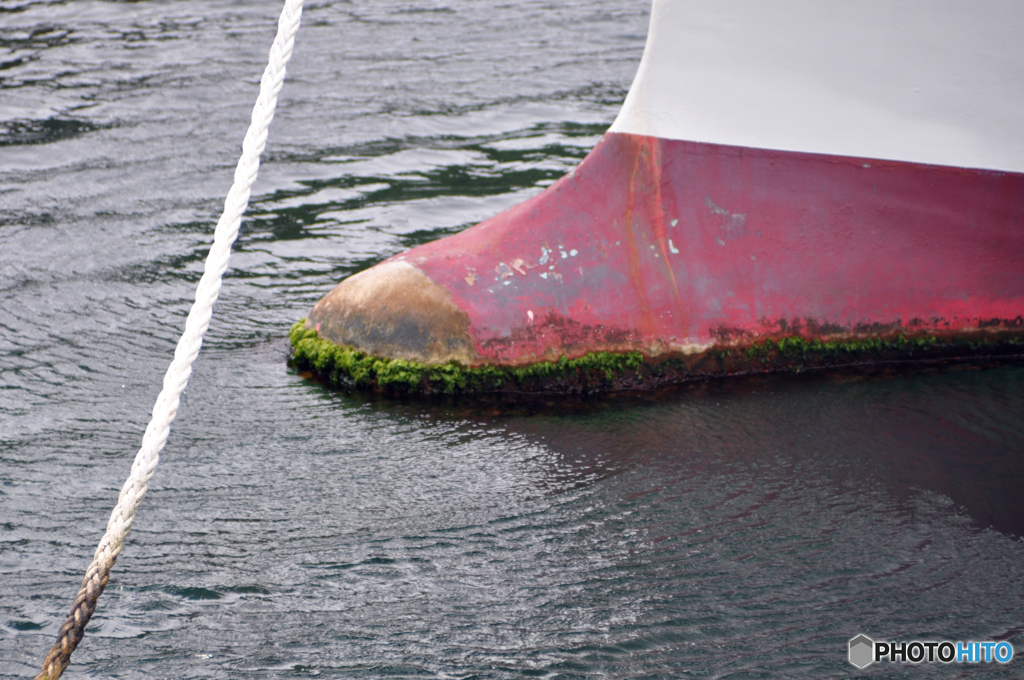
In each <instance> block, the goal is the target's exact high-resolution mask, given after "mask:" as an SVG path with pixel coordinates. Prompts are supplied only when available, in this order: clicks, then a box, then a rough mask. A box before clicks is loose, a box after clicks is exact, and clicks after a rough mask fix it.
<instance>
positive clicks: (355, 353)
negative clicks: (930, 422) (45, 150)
mask: <svg viewBox="0 0 1024 680" xmlns="http://www.w3.org/2000/svg"><path fill="white" fill-rule="evenodd" d="M305 323H306V320H305V319H302V320H301V321H299V322H297V323H296V324H295V325H293V326H292V328H291V332H290V333H289V337H290V339H291V343H292V346H293V347H294V354H293V357H292V361H293V362H294V365H295V366H296V367H298V368H307V369H312V370H313V371H315V372H316V373H317V374H318V375H319V376H321V377H322V378H323V379H325V380H326V381H327V382H328V383H330V384H332V385H338V386H348V387H356V388H361V389H368V390H373V391H379V392H386V393H396V394H437V393H440V394H460V393H470V394H472V393H486V392H530V393H566V394H588V393H594V392H608V391H615V390H637V389H653V388H655V387H660V386H663V385H667V384H673V383H681V382H685V381H689V380H700V379H704V378H713V377H721V376H729V375H745V374H752V373H764V372H778V371H791V372H802V371H805V370H816V369H827V368H852V367H858V368H863V367H870V366H872V365H878V364H886V363H892V362H908V361H921V360H927V359H938V360H958V359H965V358H971V357H1011V356H1020V355H1021V354H1022V353H1024V337H1022V336H1021V335H1019V334H1012V335H1006V334H997V333H987V334H985V333H976V334H973V335H970V336H965V335H956V336H952V335H951V336H936V335H931V334H927V335H917V336H911V337H907V336H904V335H903V334H902V333H897V334H895V335H892V336H889V337H877V336H876V337H844V338H836V339H827V340H822V339H817V338H815V339H811V340H808V339H806V338H804V337H802V336H799V335H793V336H787V337H782V338H766V339H764V340H761V341H758V342H751V343H749V344H743V345H726V346H719V347H715V348H712V349H710V350H707V351H705V352H702V353H700V354H690V355H681V354H675V355H670V356H666V357H658V358H654V359H651V358H646V357H644V355H643V354H641V353H640V352H624V353H614V352H591V353H589V354H586V355H584V356H582V357H578V358H575V359H570V358H567V357H565V356H563V357H561V358H560V359H558V360H557V361H553V362H539V363H536V364H530V365H528V366H479V367H468V366H463V365H461V364H459V363H456V362H448V363H445V364H438V365H424V364H420V363H417V362H414V361H406V360H402V359H386V358H381V357H376V356H372V355H369V354H366V353H365V352H360V351H359V350H356V349H353V348H350V347H343V346H339V345H336V344H334V343H332V342H331V341H329V340H326V339H324V338H321V337H320V335H319V333H317V331H316V330H315V329H311V328H306V326H305Z"/></svg>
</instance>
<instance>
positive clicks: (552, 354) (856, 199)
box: [392, 133, 1024, 365]
mask: <svg viewBox="0 0 1024 680" xmlns="http://www.w3.org/2000/svg"><path fill="white" fill-rule="evenodd" d="M392 260H405V261H406V262H408V263H411V264H413V265H414V266H416V267H417V268H419V269H420V270H422V272H424V273H425V274H426V275H427V276H428V277H429V278H430V279H431V280H432V281H433V282H434V283H437V284H439V285H440V286H441V287H443V288H444V289H446V290H447V291H449V292H450V294H451V299H452V301H453V302H454V303H455V305H456V306H457V307H458V308H459V309H461V310H462V311H464V312H465V313H466V314H467V315H468V317H469V335H470V337H471V339H472V342H473V343H474V345H475V351H476V354H477V360H476V361H475V362H474V363H475V364H476V365H481V364H505V365H521V364H529V363H533V362H537V361H541V360H551V359H554V358H557V357H558V356H562V355H566V356H570V357H573V356H579V355H582V354H585V353H587V352H592V351H601V350H610V351H626V350H639V351H642V352H643V353H644V354H645V355H647V356H649V357H656V356H659V355H664V354H666V353H676V352H683V353H692V352H697V351H702V350H705V349H707V348H709V347H711V346H713V345H718V344H736V343H745V342H751V341H755V340H757V339H758V338H762V337H777V336H788V335H794V334H799V335H803V336H805V337H808V338H813V337H818V338H822V337H836V336H849V335H853V336H867V335H885V334H887V333H893V332H896V331H897V330H899V331H902V332H904V333H918V332H920V333H924V332H940V333H944V332H951V331H952V332H970V331H971V330H972V329H981V328H988V329H1003V328H1010V329H1014V328H1020V327H1021V325H1022V323H1024V322H1022V315H1024V174H1020V173H1012V172H996V171H987V170H972V169H962V168H953V167H947V166H933V165H923V164H915V163H907V162H898V161H879V160H872V159H861V158H847V157H838V156H827V155H817V154H808V153H797V152H786V151H773V150H759V149H750V148H739V147H730V146H723V145H716V144H706V143H695V142H686V141H675V140H666V139H659V138H655V137H642V136H637V135H633V134H626V133H609V134H607V135H606V136H605V137H604V139H603V140H602V141H601V142H600V143H599V144H598V145H597V146H596V147H595V148H594V150H593V151H592V152H591V153H590V155H589V156H588V157H587V158H586V159H585V160H584V161H583V163H582V164H581V165H580V166H579V167H578V168H577V169H576V170H575V171H574V172H572V173H570V174H569V175H568V176H566V177H564V178H562V179H561V180H559V181H558V182H557V183H555V184H554V185H552V186H551V187H549V188H548V189H547V190H546V191H544V192H543V193H541V194H539V195H538V196H536V197H534V198H532V199H530V200H528V201H526V202H524V203H522V204H520V205H517V206H515V207H513V208H511V209H509V210H507V211H505V212H503V213H501V214H499V215H497V216H495V217H493V218H491V219H489V220H487V221H485V222H482V223H481V224H479V225H477V226H475V227H472V228H470V229H468V230H466V231H465V232H462V233H460V234H457V235H455V236H452V237H449V238H446V239H443V240H440V241H436V242H433V243H428V244H426V245H423V246H419V247H417V248H414V249H412V250H410V251H408V252H407V253H404V254H402V255H399V256H396V257H395V258H392Z"/></svg>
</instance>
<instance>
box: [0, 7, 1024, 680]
mask: <svg viewBox="0 0 1024 680" xmlns="http://www.w3.org/2000/svg"><path fill="white" fill-rule="evenodd" d="M279 9H280V7H279V5H278V3H277V2H251V3H237V2H229V1H227V0H222V1H219V2H218V1H214V2H203V3H199V2H194V1H192V0H185V1H183V2H176V3H165V2H137V3H129V4H124V3H108V2H101V1H99V0H80V1H78V2H75V3H61V2H47V1H38V2H36V1H31V0H16V1H15V2H11V3H6V4H5V5H4V6H3V7H2V8H0V17H3V18H2V20H0V43H2V47H3V49H4V50H5V55H6V56H5V57H4V58H3V59H0V62H2V63H3V64H4V66H5V68H4V69H3V70H2V71H0V74H2V80H0V206H2V210H0V289H2V295H0V328H2V333H0V343H2V345H0V676H3V677H31V676H34V674H35V673H36V672H37V671H38V664H39V662H40V661H41V659H42V657H43V655H44V654H45V652H46V649H47V648H48V647H49V645H50V644H51V643H52V641H53V639H54V637H55V635H56V632H57V628H58V627H59V626H60V624H61V622H62V621H63V618H64V616H65V614H66V613H67V610H68V609H69V607H70V605H71V599H72V597H73V596H74V593H75V591H76V590H77V587H78V585H79V584H80V582H81V578H82V574H83V572H84V569H85V567H86V566H87V564H88V561H89V559H90V558H91V556H92V553H93V550H94V549H95V544H96V542H97V541H98V539H99V537H100V536H101V534H102V531H103V528H104V526H105V524H106V520H107V517H108V515H109V512H110V509H111V508H112V507H113V504H114V502H115V501H116V498H117V492H118V489H119V487H120V484H121V482H122V480H123V479H124V477H125V476H126V475H127V473H128V468H129V465H130V460H131V457H132V455H133V454H134V452H135V450H136V449H137V447H138V443H139V440H140V438H141V436H142V432H143V429H144V428H145V424H146V422H147V420H148V416H149V412H150V410H151V408H152V404H153V400H154V398H155V396H156V394H157V391H158V389H159V381H160V379H161V377H162V375H163V371H164V370H165V368H166V366H167V364H168V363H169V362H170V358H171V354H172V351H173V346H174V343H175V341H176V340H177V337H178V334H179V333H180V330H181V328H182V326H183V322H184V317H185V314H186V313H187V310H188V306H189V303H190V300H191V297H192V294H193V290H194V286H195V284H196V282H197V280H198V277H199V274H200V271H201V266H202V259H203V257H205V255H206V251H207V248H208V247H209V243H210V241H211V239H212V230H213V224H214V220H215V219H216V216H217V214H218V212H219V209H220V207H221V203H222V201H223V195H224V193H225V192H226V190H227V188H228V186H229V184H230V181H231V168H232V167H233V166H234V162H235V160H236V158H237V152H238V147H239V144H240V142H241V138H242V134H243V132H244V129H245V125H246V124H247V121H248V115H249V111H250V108H251V106H252V101H253V99H254V97H255V93H256V89H257V83H258V78H259V73H260V72H261V70H262V68H263V65H264V61H263V60H264V59H265V56H266V52H267V49H268V47H269V44H270V40H271V39H272V37H273V31H274V27H275V21H276V15H277V12H278V11H279ZM647 9H648V7H647V3H646V2H607V1H603V0H596V1H589V2H567V3H558V4H550V3H533V2H525V3H514V4H499V3H489V2H477V1H474V2H470V1H469V0H466V1H463V2H448V3H434V4H430V5H424V4H414V3H394V4H390V3H388V4H384V3H379V2H368V1H361V0H353V1H350V2H341V1H337V2H332V1H328V2H321V3H316V4H311V5H310V6H308V7H307V9H306V12H305V15H304V21H303V27H302V29H301V30H300V33H299V37H298V42H297V46H296V53H295V57H294V60H293V62H292V64H291V66H290V67H289V78H288V81H287V82H286V84H285V88H284V91H283V93H282V102H281V108H280V109H279V111H278V114H277V117H276V120H275V123H274V127H273V129H272V130H271V135H270V142H269V146H268V151H267V154H266V155H265V163H264V165H263V167H262V169H261V175H260V180H259V182H258V183H257V186H256V189H255V192H254V199H253V203H252V206H251V208H250V212H249V214H248V216H247V218H246V220H245V223H244V226H243V234H242V237H241V239H240V241H239V244H238V247H237V250H236V253H235V255H234V256H233V258H232V269H231V270H230V272H229V274H228V278H227V279H226V281H225V287H224V290H223V293H222V297H221V301H220V302H219V303H218V306H217V309H216V313H215V316H214V320H213V324H212V326H211V330H210V335H209V336H208V340H207V343H206V345H205V347H204V349H203V353H202V354H201V356H200V359H199V362H198V364H197V366H196V371H195V374H194V376H193V378H192V381H191V384H190V387H189V389H188V391H187V392H186V398H185V401H184V403H183V406H182V409H181V412H180V414H179V416H178V419H177V421H176V422H175V427H174V431H173V433H172V435H171V439H170V442H169V444H168V448H167V449H166V450H165V452H164V456H163V461H162V463H161V467H160V469H159V470H158V471H157V474H156V476H155V477H154V479H153V481H152V483H151V493H150V494H149V495H148V496H147V498H146V502H145V503H144V505H143V507H142V509H141V511H140V514H139V517H138V520H137V522H136V524H135V526H134V528H133V531H132V533H131V534H130V535H129V538H128V542H127V545H126V547H125V550H124V552H123V553H122V556H121V557H120V559H119V560H118V563H117V565H116V566H115V569H114V573H113V577H112V580H111V584H110V586H109V587H108V588H107V591H106V592H105V594H104V596H103V598H102V599H101V601H100V605H99V609H98V613H97V615H96V616H95V618H94V619H93V622H92V623H91V624H90V628H89V629H88V631H87V634H86V638H85V641H84V642H83V644H82V646H81V647H80V649H79V650H78V651H77V652H76V654H75V657H74V658H73V662H72V665H71V667H70V668H69V670H68V676H67V677H72V678H73V677H109V678H152V677H174V678H277V677H309V676H319V677H367V678H378V677H439V678H446V677H447V678H515V677H548V678H556V677H562V678H569V677H609V678H627V677H628V678H633V677H678V676H686V675H692V676H695V677H792V678H817V677H823V676H826V677H827V676H847V675H849V674H850V672H851V671H852V670H853V667H852V666H850V665H849V664H848V663H847V661H846V645H847V641H848V640H849V639H850V638H852V637H853V636H854V635H857V634H858V633H865V634H867V635H869V636H871V637H873V638H875V639H900V640H910V639H925V640H928V639H950V640H958V639H964V640H1008V641H1010V642H1012V643H1013V644H1014V645H1015V647H1017V649H1018V650H1019V649H1020V648H1021V641H1022V634H1021V630H1022V628H1024V616H1022V614H1021V611H1022V609H1024V608H1022V607H1021V604H1022V595H1024V578H1022V576H1024V544H1022V543H1021V540H1020V537H1021V535H1022V534H1024V494H1022V493H1021V492H1020V489H1021V488H1022V485H1024V464H1022V462H1024V461H1022V458H1024V367H1022V366H1021V365H1020V364H1013V363H1009V364H1002V365H992V366H990V365H985V364H962V365H954V366H941V367H920V368H915V369H912V370H909V371H904V370H899V371H890V372H882V373H877V374H873V375H868V376H865V375H854V374H845V373H822V374H817V375H811V376H807V375H800V376H786V377H782V378H772V379H767V378H757V379H745V380H742V381H722V382H710V383H708V382H703V383H695V384H692V385H688V386H684V387H681V388H678V389H674V390H671V391H667V392H663V393H659V394H657V395H651V396H633V397H609V398H604V399H601V400H593V399H591V400H586V399H584V400H578V401H567V400H565V399H562V398H557V399H556V398H549V399H547V400H546V401H545V400H544V399H541V400H533V401H529V402H516V403H509V402H508V401H507V400H504V399H497V398H490V399H474V400H466V399H462V400H446V399H439V400H434V401H431V402H423V401H419V400H415V399H381V398H376V397H370V396H366V395H360V394H348V393H344V392H337V391H332V390H328V389H326V388H324V387H322V386H321V385H319V384H318V383H316V382H313V381H309V380H305V379H303V377H302V376H301V375H299V374H298V373H297V372H296V371H295V370H292V369H289V368H288V367H287V366H286V360H287V358H288V354H289V343H288V338H287V333H288V329H289V327H290V325H291V324H292V323H293V322H294V321H295V320H296V319H298V318H301V317H302V316H303V315H305V314H306V313H307V312H308V310H309V309H310V308H311V307H312V305H313V304H314V303H315V302H316V300H317V299H318V298H319V297H320V296H321V295H322V294H323V293H324V292H326V291H327V290H329V289H330V287H331V286H332V285H333V284H334V283H336V282H337V280H339V279H341V278H342V277H344V276H347V275H349V274H351V273H354V272H357V271H360V270H362V269H364V268H366V267H368V266H370V265H371V264H373V263H375V262H378V261H380V260H382V259H384V258H386V257H389V256H391V255H393V254H395V253H397V252H398V251H400V250H402V249H404V248H407V247H409V246H412V245H415V244H418V243H422V242H425V241H427V240H430V239H433V238H437V237H439V236H442V235H445V234H448V233H453V232H455V231H458V230H459V229H463V228H465V227H466V226H468V225H470V224H472V223H474V222H476V221H479V220H481V219H484V218H486V217H488V216H490V215H492V214H494V213H496V212H498V211H500V210H502V209H504V208H505V207H508V206H510V205H512V204H514V203H516V202H518V201H520V200H522V199H523V198H524V197H526V196H530V195H533V194H534V193H536V192H537V191H539V190H540V188H542V187H543V186H546V185H547V184H549V183H551V182H552V181H554V179H556V178H557V177H559V176H561V175H562V174H563V173H565V172H566V171H568V170H569V169H570V168H572V167H573V166H574V165H575V163H577V162H578V161H579V160H580V159H581V158H582V156H583V155H584V154H585V153H586V151H587V150H588V149H589V148H590V147H591V146H593V144H594V143H595V142H596V140H597V139H598V138H599V136H600V134H601V133H602V132H603V130H604V129H605V127H606V126H607V125H608V124H609V123H610V121H611V120H612V118H613V117H614V115H615V113H616V111H617V108H618V105H619V103H620V102H621V100H622V97H623V96H624V94H625V91H626V89H627V87H628V85H629V82H630V80H631V79H632V76H633V73H634V71H635V69H636V65H637V63H638V62H639V58H640V54H641V51H642V49H643V42H644V36H645V34H646V22H647ZM1019 663H1020V661H1019V660H1017V659H1015V660H1014V662H1012V663H1011V664H1010V665H1009V666H1005V667H1003V666H998V665H996V664H983V665H979V666H964V667H942V666H939V665H927V664H926V665H921V666H912V665H906V666H901V665H895V666H886V665H873V666H870V667H868V668H867V669H866V670H865V671H864V672H863V673H862V675H868V676H870V675H885V676H886V677H913V678H919V677H924V678H928V677H943V678H945V677H951V676H952V677H962V676H965V675H970V676H971V677H1005V678H1011V677H1019V675H1020V671H1019V668H1018V666H1019ZM958 674H959V675H958Z"/></svg>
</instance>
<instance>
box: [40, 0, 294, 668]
mask: <svg viewBox="0 0 1024 680" xmlns="http://www.w3.org/2000/svg"><path fill="white" fill-rule="evenodd" d="M301 16H302V0H285V4H284V9H282V11H281V18H280V19H279V20H278V23H277V37H276V38H275V39H274V44H273V46H272V47H271V48H270V58H269V61H268V63H267V68H266V70H264V72H263V78H262V80H261V81H260V94H259V97H258V98H257V100H256V105H255V106H254V107H253V110H252V122H251V124H250V125H249V131H248V132H247V133H246V135H245V140H244V141H243V142H242V156H241V158H239V159H238V166H237V167H236V168H235V179H234V183H233V184H232V185H231V190H230V191H228V195H227V198H226V199H225V200H224V212H223V214H222V215H221V217H220V220H219V221H218V222H217V229H216V231H215V232H214V241H213V247H212V248H211V249H210V253H209V255H207V257H206V267H205V270H204V272H203V277H202V279H201V280H200V281H199V286H198V287H197V288H196V301H195V303H194V304H193V305H192V309H191V310H190V311H189V313H188V319H187V320H186V321H185V332H184V333H183V334H182V336H181V339H180V340H178V346H177V348H176V349H175V350H174V360H173V361H172V362H171V365H170V366H169V367H168V368H167V373H166V374H165V375H164V384H163V389H162V390H161V392H160V396H158V397H157V400H156V404H155V405H154V406H153V417H152V419H151V420H150V422H149V426H148V427H146V433H145V435H144V436H143V438H142V447H141V448H140V449H139V452H138V453H137V454H136V455H135V462H134V463H133V464H132V470H131V474H130V475H129V477H128V479H127V480H126V481H125V483H124V486H122V487H121V494H120V496H119V497H118V500H117V505H116V506H115V507H114V510H113V512H111V514H110V521H109V522H108V523H107V531H106V533H105V534H104V535H103V538H102V539H101V540H100V543H99V546H98V547H97V548H96V553H95V555H94V556H93V562H92V564H91V565H90V566H89V569H88V570H87V571H86V576H85V580H84V581H83V583H82V591H81V592H80V593H79V596H78V597H76V598H75V605H74V607H73V608H72V611H71V615H70V616H69V617H68V620H67V621H66V622H65V624H64V626H63V627H62V628H61V633H60V635H59V637H58V640H57V643H56V644H55V645H54V646H53V649H51V650H50V653H49V654H47V658H46V660H45V661H44V662H43V669H42V673H41V674H40V675H39V676H38V677H40V678H48V679H49V680H56V678H58V677H60V674H61V673H62V672H63V671H64V668H65V667H66V666H67V659H69V658H70V656H71V651H73V650H74V647H75V646H76V645H77V644H78V641H79V640H80V639H81V636H82V633H83V632H84V629H85V624H86V623H87V622H88V619H89V617H91V616H92V611H93V610H94V609H95V600H96V598H98V597H99V594H100V592H102V590H103V587H104V586H105V585H106V582H107V579H108V578H109V572H110V568H111V566H113V563H114V561H115V560H116V559H117V556H118V554H119V553H120V552H121V546H122V544H123V543H124V539H125V536H126V535H127V534H128V530H129V529H130V528H131V526H132V522H133V521H134V520H135V511H136V510H137V509H138V507H139V504H140V503H141V502H142V497H143V496H144V495H145V494H146V489H147V486H146V485H147V483H148V482H149V479H150V478H151V477H152V476H153V473H154V472H155V471H156V466H157V464H158V463H159V462H160V452H161V451H162V450H163V448H164V444H166V443H167V437H168V435H169V434H170V429H171V423H172V422H173V421H174V417H175V416H176V415H177V413H178V403H179V401H180V398H181V393H182V392H183V391H184V390H185V386H186V385H188V379H189V376H191V375H192V363H193V362H194V361H195V360H196V357H197V356H198V355H199V348H200V347H201V346H202V344H203V335H205V333H206V329H207V328H209V327H210V317H211V315H212V314H213V305H214V303H215V302H216V301H217V296H218V295H219V294H220V286H221V279H222V278H223V276H224V272H225V271H226V270H227V267H228V258H229V257H230V255H231V245H232V244H233V243H234V242H235V239H236V238H237V237H238V229H239V226H240V225H241V222H242V213H244V212H245V210H246V208H247V207H248V205H249V194H250V192H251V190H252V185H253V183H254V182H255V181H256V173H257V171H258V170H259V166H260V154H261V153H263V149H264V147H265V146H266V142H267V130H268V128H269V127H270V123H271V121H273V120H274V109H275V107H276V106H277V95H278V93H279V92H280V91H281V86H282V84H283V83H284V76H285V66H286V65H287V64H288V60H289V59H290V58H291V56H292V46H293V45H294V44H295V33H296V32H297V31H298V29H299V19H300V18H301ZM90 599H91V606H88V604H89V600H90ZM75 629H77V632H78V634H77V636H76V635H75V632H74V631H75ZM71 638H77V639H71ZM55 652H56V654H55ZM51 657H53V658H51ZM61 657H63V663H62V664H61V663H60V662H61Z"/></svg>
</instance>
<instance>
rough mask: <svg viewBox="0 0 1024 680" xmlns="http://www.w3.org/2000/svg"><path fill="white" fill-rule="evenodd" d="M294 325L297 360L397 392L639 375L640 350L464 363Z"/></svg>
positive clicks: (595, 381)
mask: <svg viewBox="0 0 1024 680" xmlns="http://www.w3.org/2000/svg"><path fill="white" fill-rule="evenodd" d="M305 322H306V320H305V319H302V320H301V321H299V322H298V323H296V324H295V325H293V326H292V329H291V332H290V333H289V337H290V338H291V342H292V346H293V347H294V349H295V353H294V355H293V361H294V362H295V364H296V366H299V367H308V368H312V369H313V370H315V371H316V372H317V374H319V375H320V376H321V377H323V378H325V379H327V381H328V382H330V383H331V384H335V385H352V386H355V387H360V388H369V389H376V390H379V391H382V392H397V393H421V394H422V393H426V394H429V393H443V394H458V393H481V392H502V391H509V392H596V391H605V390H610V389H616V387H617V386H619V385H621V384H622V383H623V382H635V381H639V380H642V379H643V376H642V375H641V374H640V368H641V366H642V365H643V363H644V359H643V355H641V354H640V353H639V352H628V353H622V354H615V353H611V352H593V353H590V354H587V355H585V356H583V357H580V358H578V359H569V358H566V357H562V358H560V359H558V361H554V362H540V363H536V364H531V365H529V366H479V367H467V366H463V365H461V364H458V363H456V362H454V361H450V362H448V363H445V364H438V365H431V366H426V365H423V364H420V363H417V362H414V361H405V360H402V359H384V358H380V357H374V356H371V355H368V354H366V353H364V352H360V351H358V350H355V349H352V348H349V347H342V346H339V345H335V344H334V343H332V342H330V341H329V340H325V339H324V338H321V337H320V335H319V334H318V333H317V332H316V330H314V329H310V328H306V327H305Z"/></svg>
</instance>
